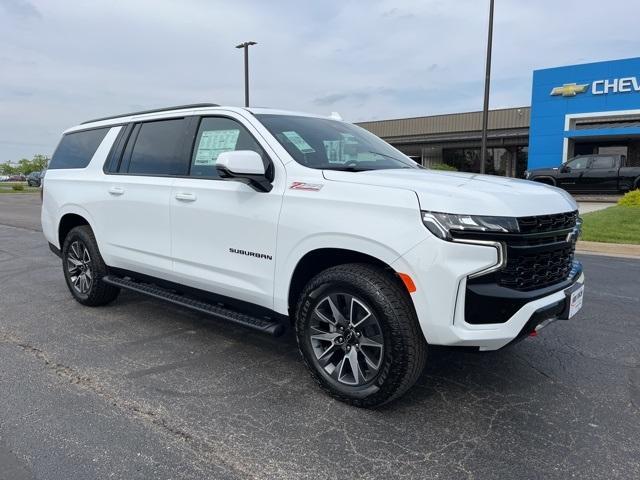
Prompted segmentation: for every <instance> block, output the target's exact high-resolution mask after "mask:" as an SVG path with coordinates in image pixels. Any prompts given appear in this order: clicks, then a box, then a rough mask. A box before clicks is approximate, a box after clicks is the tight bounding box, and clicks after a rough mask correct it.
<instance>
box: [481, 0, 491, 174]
mask: <svg viewBox="0 0 640 480" xmlns="http://www.w3.org/2000/svg"><path fill="white" fill-rule="evenodd" d="M492 43H493V0H490V3H489V38H488V39H487V65H486V69H485V74H484V107H483V109H482V142H481V143H482V146H481V147H480V148H481V150H480V173H484V170H485V161H486V159H487V122H488V120H489V84H490V82H491V44H492Z"/></svg>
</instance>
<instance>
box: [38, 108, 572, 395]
mask: <svg viewBox="0 0 640 480" xmlns="http://www.w3.org/2000/svg"><path fill="white" fill-rule="evenodd" d="M42 228H43V232H44V235H45V237H46V239H47V241H48V242H49V245H50V248H51V250H52V251H53V252H54V253H56V254H58V255H59V256H60V257H61V258H62V267H63V272H64V277H65V279H66V282H67V285H68V287H69V290H70V291H71V294H72V295H73V297H74V298H75V299H76V300H77V301H78V302H80V303H82V304H84V305H89V306H98V305H104V304H106V303H109V302H111V301H113V300H114V299H115V298H116V297H117V296H118V292H119V291H120V290H121V289H123V288H124V289H128V290H132V291H134V292H138V293H141V294H146V295H150V296H152V297H156V298H158V299H162V300H165V301H168V302H172V303H174V304H178V305H181V306H183V307H185V308H190V309H195V310H198V311H200V312H204V313H207V314H209V315H213V316H215V317H218V318H220V319H224V320H226V321H228V322H232V323H235V324H241V325H244V326H246V327H248V328H253V329H257V330H259V331H262V332H266V333H269V334H272V335H279V334H280V333H282V331H283V329H284V328H285V326H288V325H291V326H293V328H294V329H295V334H296V337H297V341H298V345H299V348H300V352H301V354H302V357H303V359H304V361H305V362H306V364H307V366H308V367H309V370H310V372H311V375H312V376H313V378H314V379H315V380H316V381H317V382H318V383H319V385H320V386H321V387H322V388H323V389H324V390H326V391H327V392H328V393H330V394H331V395H333V396H334V397H336V398H338V399H339V400H342V401H345V402H348V403H350V404H352V405H356V406H362V407H372V406H376V405H380V404H383V403H385V402H388V401H390V400H392V399H394V398H397V397H398V396H400V395H401V394H402V393H404V392H405V391H406V390H407V389H408V388H410V387H411V385H412V384H413V383H414V382H415V381H416V379H417V378H418V376H419V374H420V373H421V371H422V369H423V366H424V363H425V360H426V353H427V346H428V345H450V346H465V347H475V348H477V349H479V350H496V349H499V348H502V347H504V346H505V345H507V344H509V343H512V342H514V341H516V340H518V339H520V338H523V337H524V336H527V335H529V334H532V333H533V332H536V331H537V330H539V329H540V328H542V327H543V326H545V325H547V324H548V323H549V322H551V321H553V320H556V319H559V318H561V319H568V318H570V317H572V316H573V315H574V314H575V313H576V312H577V311H578V310H579V309H580V307H581V306H582V293H583V283H584V276H583V273H582V267H581V265H580V263H579V262H577V261H576V260H575V258H574V249H575V242H576V239H577V236H578V235H579V232H580V219H579V217H578V214H577V208H576V203H575V202H574V201H573V199H572V198H571V196H570V195H569V194H568V193H566V192H564V191H562V190H560V189H557V188H555V187H552V186H548V185H542V184H538V183H534V182H530V181H526V180H515V179H507V178H500V177H494V176H485V175H475V174H466V173H451V172H436V171H431V170H428V169H424V168H422V167H420V166H418V165H416V164H415V162H413V161H412V160H411V159H410V158H408V157H406V156H405V155H403V154H402V153H401V152H400V151H398V150H396V149H395V148H393V147H391V146H390V145H388V144H387V143H385V142H384V141H382V140H381V139H379V138H378V137H376V136H374V135H373V134H371V133H369V132H367V131H366V130H363V129H362V128H359V127H357V126H354V125H352V124H349V123H346V122H343V121H340V120H337V119H334V118H327V117H320V116H313V115H303V114H299V113H293V112H284V111H277V110H270V109H262V108H251V109H245V108H233V107H220V106H217V105H213V104H197V105H187V106H183V107H173V108H167V109H161V110H154V111H146V112H137V113H131V114H126V115H120V116H114V117H108V118H101V119H97V120H92V121H89V122H85V123H83V124H81V125H79V126H76V127H73V128H70V129H69V130H67V131H66V132H65V133H64V135H63V137H62V140H61V141H60V144H59V145H58V147H57V149H56V151H55V153H54V155H53V158H52V160H51V164H50V166H49V169H48V171H47V174H46V178H45V181H44V187H43V206H42ZM257 368H259V367H257Z"/></svg>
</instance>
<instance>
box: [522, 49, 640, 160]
mask: <svg viewBox="0 0 640 480" xmlns="http://www.w3.org/2000/svg"><path fill="white" fill-rule="evenodd" d="M632 115H633V116H635V118H638V115H640V58H630V59H626V60H614V61H608V62H597V63H588V64H584V65H572V66H568V67H559V68H549V69H544V70H536V71H534V72H533V91H532V99H531V128H530V131H529V162H528V168H530V169H533V168H541V167H557V166H558V165H560V164H561V163H562V162H564V161H566V160H567V158H566V157H567V155H568V154H569V153H570V148H568V145H570V143H569V142H575V141H580V139H581V138H582V139H583V138H586V137H589V138H590V139H597V138H603V139H604V138H606V139H607V140H608V141H611V140H612V139H615V137H616V136H622V135H624V136H626V137H629V136H635V135H640V128H637V127H633V126H627V125H624V124H621V125H611V124H609V125H607V122H606V119H607V118H611V119H614V118H615V120H617V121H620V119H621V118H625V117H627V116H632ZM587 119H593V128H591V127H589V128H588V129H576V128H575V122H576V121H582V122H583V123H584V122H585V121H587Z"/></svg>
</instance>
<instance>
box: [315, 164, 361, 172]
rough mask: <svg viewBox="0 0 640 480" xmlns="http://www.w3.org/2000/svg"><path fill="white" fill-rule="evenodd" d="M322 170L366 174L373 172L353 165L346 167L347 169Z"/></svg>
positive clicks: (332, 168)
mask: <svg viewBox="0 0 640 480" xmlns="http://www.w3.org/2000/svg"><path fill="white" fill-rule="evenodd" d="M323 170H336V171H338V172H368V171H369V170H373V169H371V168H362V167H356V166H355V165H351V166H348V167H331V168H323Z"/></svg>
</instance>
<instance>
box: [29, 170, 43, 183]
mask: <svg viewBox="0 0 640 480" xmlns="http://www.w3.org/2000/svg"><path fill="white" fill-rule="evenodd" d="M44 172H45V170H42V171H41V172H31V173H30V174H29V175H27V185H29V186H30V187H39V186H40V183H42V177H44Z"/></svg>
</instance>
